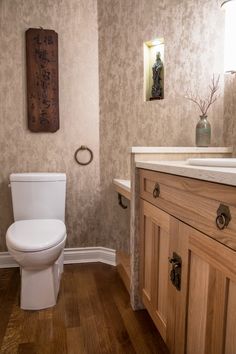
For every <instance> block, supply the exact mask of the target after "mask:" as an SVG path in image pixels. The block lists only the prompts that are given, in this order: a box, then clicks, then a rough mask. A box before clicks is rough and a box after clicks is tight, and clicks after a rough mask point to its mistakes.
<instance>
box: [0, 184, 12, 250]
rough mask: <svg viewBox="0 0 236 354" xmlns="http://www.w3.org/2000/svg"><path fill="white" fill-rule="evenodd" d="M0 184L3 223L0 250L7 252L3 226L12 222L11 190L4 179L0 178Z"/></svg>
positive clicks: (0, 229) (0, 233)
mask: <svg viewBox="0 0 236 354" xmlns="http://www.w3.org/2000/svg"><path fill="white" fill-rule="evenodd" d="M1 181H2V182H0V196H1V204H2V206H4V208H2V210H1V220H3V222H1V223H0V250H1V251H4V250H5V251H7V247H6V237H5V232H6V230H5V228H4V225H6V224H7V225H10V224H11V223H12V220H13V212H12V202H11V189H10V188H9V187H8V182H7V183H6V180H5V179H4V178H1ZM9 210H10V211H11V212H10V213H9V212H8V211H9Z"/></svg>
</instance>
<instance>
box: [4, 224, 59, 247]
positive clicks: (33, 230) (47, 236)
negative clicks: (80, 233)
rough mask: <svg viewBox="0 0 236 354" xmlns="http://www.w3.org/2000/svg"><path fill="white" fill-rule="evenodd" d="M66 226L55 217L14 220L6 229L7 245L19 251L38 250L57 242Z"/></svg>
mask: <svg viewBox="0 0 236 354" xmlns="http://www.w3.org/2000/svg"><path fill="white" fill-rule="evenodd" d="M65 234H66V227H65V224H64V223H63V222H62V221H61V220H57V219H33V220H20V221H16V222H14V223H13V224H12V225H11V226H10V227H9V228H8V230H7V234H6V242H7V246H8V247H10V248H12V249H15V250H17V251H20V252H38V251H43V250H46V249H49V248H51V247H53V246H55V245H57V244H59V243H60V242H61V241H63V239H64V238H65Z"/></svg>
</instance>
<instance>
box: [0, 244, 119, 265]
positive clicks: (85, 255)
mask: <svg viewBox="0 0 236 354" xmlns="http://www.w3.org/2000/svg"><path fill="white" fill-rule="evenodd" d="M92 262H102V263H106V264H110V265H113V266H115V265H116V251H115V250H113V249H111V248H106V247H79V248H65V250H64V264H73V263H92ZM13 267H18V264H17V263H16V262H15V260H14V259H13V258H12V256H11V255H10V254H9V253H8V252H0V268H13Z"/></svg>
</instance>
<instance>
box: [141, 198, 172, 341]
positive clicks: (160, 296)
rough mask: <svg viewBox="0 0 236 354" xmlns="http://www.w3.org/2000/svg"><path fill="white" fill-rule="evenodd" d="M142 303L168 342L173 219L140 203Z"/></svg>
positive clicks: (150, 206)
mask: <svg viewBox="0 0 236 354" xmlns="http://www.w3.org/2000/svg"><path fill="white" fill-rule="evenodd" d="M141 225H142V226H141V230H142V231H141V232H142V239H141V248H142V252H141V254H142V257H141V263H142V266H141V269H142V271H141V275H140V277H141V293H142V300H143V302H144V304H145V306H146V308H147V309H148V311H149V313H150V315H151V317H152V319H153V321H154V322H155V324H156V326H157V328H158V330H159V332H160V334H161V336H162V338H163V339H164V340H166V322H167V288H168V250H169V226H170V216H169V215H168V214H167V213H165V212H163V211H162V210H158V209H157V208H155V207H154V206H153V205H151V204H150V203H147V202H145V201H141Z"/></svg>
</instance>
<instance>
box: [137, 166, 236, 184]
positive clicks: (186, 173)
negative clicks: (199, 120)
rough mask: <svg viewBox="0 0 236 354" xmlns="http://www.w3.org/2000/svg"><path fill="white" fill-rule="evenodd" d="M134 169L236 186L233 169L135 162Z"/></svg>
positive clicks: (235, 176) (235, 174)
mask: <svg viewBox="0 0 236 354" xmlns="http://www.w3.org/2000/svg"><path fill="white" fill-rule="evenodd" d="M136 167H138V168H144V169H148V170H152V171H157V172H163V173H169V174H173V175H177V176H183V177H190V178H195V179H199V180H203V181H208V182H214V183H220V184H226V185H230V186H236V168H235V167H208V166H191V165H188V164H187V162H186V161H136Z"/></svg>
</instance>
